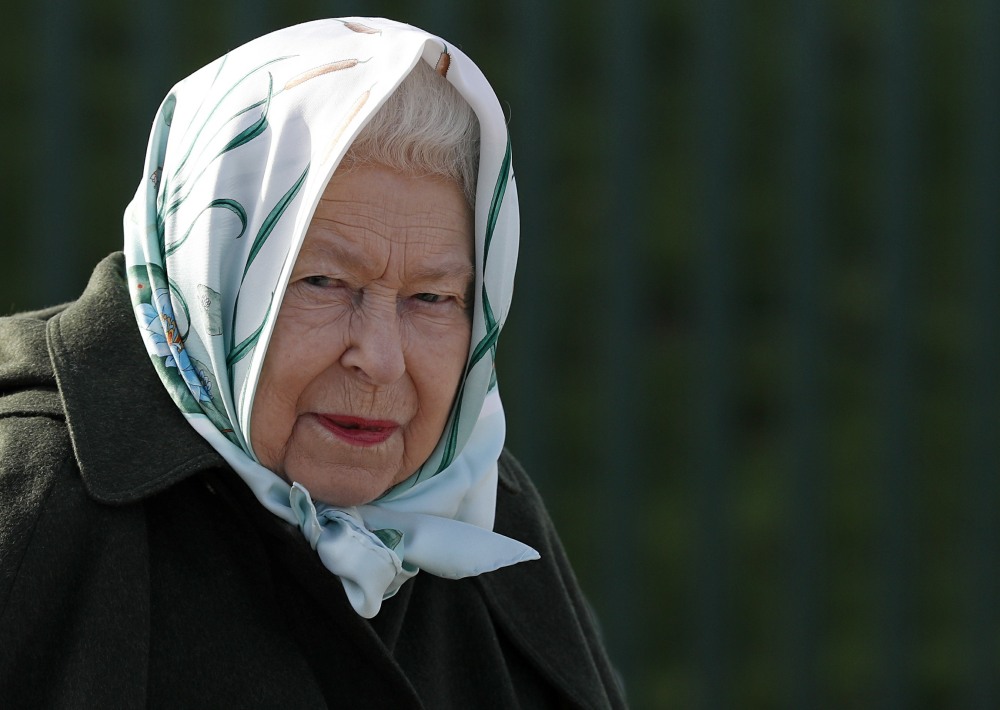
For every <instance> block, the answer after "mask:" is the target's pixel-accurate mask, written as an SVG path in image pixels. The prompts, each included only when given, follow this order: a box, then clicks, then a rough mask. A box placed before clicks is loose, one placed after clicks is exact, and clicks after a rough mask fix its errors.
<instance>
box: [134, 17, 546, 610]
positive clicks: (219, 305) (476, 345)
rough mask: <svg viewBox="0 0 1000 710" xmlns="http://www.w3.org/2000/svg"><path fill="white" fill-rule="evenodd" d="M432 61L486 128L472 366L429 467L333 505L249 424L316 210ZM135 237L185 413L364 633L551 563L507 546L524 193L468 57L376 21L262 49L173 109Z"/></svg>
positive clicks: (206, 77) (154, 322)
mask: <svg viewBox="0 0 1000 710" xmlns="http://www.w3.org/2000/svg"><path fill="white" fill-rule="evenodd" d="M417 62H428V63H429V64H430V65H431V66H432V67H435V68H436V69H437V70H438V73H439V74H443V75H444V76H445V77H446V78H447V80H448V81H449V82H450V83H451V84H452V85H453V86H454V87H455V88H456V89H458V91H459V93H460V94H461V95H462V96H463V97H464V99H465V100H466V101H467V102H468V103H469V105H470V106H471V107H472V109H473V110H474V111H475V113H476V115H477V117H478V119H479V124H480V132H481V147H480V150H481V154H480V158H479V177H478V183H477V186H476V198H477V199H476V209H475V248H476V265H475V266H476V298H475V308H474V314H473V322H472V338H471V343H470V348H469V357H468V360H467V365H466V369H465V372H464V376H463V379H462V382H461V384H460V386H459V391H458V395H457V396H456V399H455V403H454V405H453V407H452V412H451V415H450V417H449V420H448V423H447V424H446V426H445V430H444V433H443V435H442V436H441V439H440V441H439V442H438V444H437V446H436V448H435V449H434V451H433V453H432V454H431V456H430V458H429V459H428V460H427V461H426V462H425V463H424V464H423V465H422V466H421V468H420V469H419V470H418V471H417V472H416V473H414V474H413V475H412V476H410V477H409V478H408V479H406V480H404V481H403V482H401V483H399V484H398V485H396V486H395V487H394V488H392V489H391V490H389V491H388V492H387V493H385V494H384V495H383V496H381V497H380V498H378V499H376V500H375V501H372V502H371V503H368V504H365V505H360V506H354V507H335V506H330V505H326V504H324V503H322V502H320V501H316V500H313V499H312V497H311V496H310V495H309V492H308V491H307V490H306V489H305V488H304V487H303V486H302V485H301V484H299V483H295V482H292V483H291V485H290V484H289V483H287V482H286V481H284V480H283V479H282V478H280V477H279V476H278V475H276V474H275V473H273V472H272V471H270V470H268V469H267V468H265V467H264V466H262V465H261V464H260V463H259V462H258V461H257V458H256V457H255V455H254V452H253V449H252V447H251V443H250V436H249V432H250V414H251V410H252V406H253V400H254V393H255V388H256V386H257V381H258V377H259V375H260V371H261V366H262V364H263V361H264V355H265V352H266V350H267V344H268V341H269V339H270V337H271V333H272V331H273V329H274V324H275V320H276V318H277V314H278V310H279V306H280V303H281V299H282V297H283V295H284V291H285V287H286V285H287V282H288V279H289V274H290V272H291V269H292V266H293V264H294V263H295V259H296V257H297V255H298V251H299V248H300V246H301V245H302V241H303V239H304V237H305V233H306V229H307V227H308V225H309V223H310V221H311V219H312V215H313V212H314V210H315V208H316V205H317V203H318V202H319V199H320V197H321V195H322V193H323V191H324V189H325V187H326V184H327V182H328V181H329V180H330V177H331V176H332V175H333V172H334V170H335V169H336V168H337V165H338V163H339V162H340V160H341V158H342V157H343V155H344V153H345V152H346V151H347V149H348V147H349V146H350V144H351V142H352V141H353V140H354V137H355V136H356V135H357V134H358V132H359V130H360V129H361V128H362V127H363V125H364V124H365V123H366V121H367V120H368V119H369V118H370V117H371V116H372V115H373V114H374V113H375V112H376V111H377V109H378V108H379V106H381V105H382V103H383V102H384V101H385V100H386V98H387V97H388V96H389V95H390V94H391V93H392V92H393V91H394V90H395V88H396V87H397V86H398V85H399V84H400V83H401V82H402V80H403V79H404V78H405V77H406V76H407V75H408V74H409V72H410V70H411V69H412V68H413V67H414V66H416V64H417ZM124 223H125V258H126V266H127V274H128V283H129V288H130V292H131V295H132V302H133V305H134V309H135V315H136V320H137V322H138V326H139V330H140V332H141V334H142V337H143V340H144V342H145V344H146V349H147V351H148V352H149V354H150V356H151V359H152V362H153V365H154V367H155V368H156V371H157V373H158V374H159V376H160V379H161V380H162V382H163V384H164V386H165V387H166V388H167V390H168V391H169V393H170V395H171V397H172V399H173V401H174V402H175V403H176V405H177V406H178V408H179V409H180V410H181V412H183V414H184V416H185V417H186V419H187V421H188V422H189V423H190V424H191V426H193V427H194V428H195V429H196V430H197V431H198V432H199V433H200V434H201V435H202V436H203V437H204V438H205V439H206V440H207V441H208V442H209V443H210V444H211V445H212V447H214V448H215V449H216V450H217V451H218V452H219V453H220V454H221V455H222V456H223V457H224V458H225V460H226V461H227V462H228V463H229V464H230V465H231V466H232V468H233V469H234V470H235V471H236V473H237V474H239V476H240V477H241V478H242V479H243V480H244V481H245V482H246V483H247V485H248V486H249V487H250V489H251V490H252V491H253V493H254V495H255V496H256V497H257V499H258V500H259V501H260V502H261V503H262V504H263V505H264V506H265V507H266V508H267V509H268V510H270V511H271V512H273V513H274V514H275V515H277V516H278V517H280V518H282V519H283V520H285V521H287V522H289V523H291V524H293V525H296V526H298V527H299V528H300V529H301V531H302V534H303V535H304V536H305V538H306V539H307V540H308V542H309V544H311V545H312V547H313V548H314V549H315V550H316V552H317V553H318V554H319V557H320V559H321V560H322V562H323V564H324V565H325V566H326V567H327V568H328V569H329V570H330V571H331V572H333V573H334V574H336V575H338V576H339V578H340V579H341V580H342V582H343V584H344V589H345V591H346V592H347V597H348V599H349V600H350V603H351V604H352V606H353V607H354V609H355V610H356V611H357V612H358V613H359V614H360V615H362V616H364V617H369V618H370V617H372V616H374V615H375V614H376V613H378V610H379V608H380V606H381V603H382V600H383V599H386V598H388V597H390V596H391V595H392V594H394V593H395V592H396V591H397V590H398V589H399V587H400V585H402V584H403V583H404V582H405V581H406V580H407V579H409V578H410V577H412V576H413V575H414V574H416V573H417V571H418V570H420V569H423V570H426V571H427V572H429V573H431V574H434V575H438V576H441V577H446V578H461V577H467V576H471V575H478V574H481V573H483V572H488V571H491V570H494V569H497V568H500V567H504V566H507V565H512V564H516V563H518V562H522V561H525V560H529V559H537V558H538V553H537V552H536V551H535V550H533V549H531V548H530V547H528V546H526V545H524V544H522V543H520V542H517V541H515V540H512V539H510V538H508V537H504V536H502V535H499V534H496V533H494V532H492V529H493V519H494V513H495V507H496V490H497V461H498V458H499V456H500V452H501V449H502V447H503V441H504V433H505V423H504V413H503V407H502V405H501V402H500V394H499V390H498V388H497V385H496V379H495V376H494V365H493V363H494V356H495V352H496V343H497V336H498V335H499V333H500V328H501V326H502V324H503V322H504V319H505V318H506V315H507V311H508V307H509V305H510V298H511V289H512V286H513V279H514V266H515V261H516V258H517V245H518V212H517V193H516V190H515V187H514V178H513V172H512V168H511V157H510V143H509V139H508V135H507V129H506V123H505V120H504V115H503V111H502V110H501V108H500V105H499V102H498V101H497V98H496V96H495V95H494V93H493V90H492V89H491V87H490V85H489V83H488V82H487V80H486V78H485V77H484V76H483V74H482V72H480V70H479V68H478V67H476V65H475V64H474V63H473V62H472V61H471V60H470V59H469V58H468V57H467V56H465V54H463V53H462V52H461V51H459V50H458V49H456V48H455V47H452V46H449V45H448V44H446V43H445V42H444V40H442V39H440V38H438V37H435V36H433V35H431V34H428V33H426V32H424V31H422V30H419V29H417V28H414V27H411V26H408V25H404V24H400V23H397V22H393V21H389V20H384V19H377V18H343V19H329V20H317V21H314V22H308V23H305V24H301V25H297V26H294V27H290V28H287V29H283V30H279V31H277V32H274V33H271V34H268V35H265V36H263V37H260V38H258V39H255V40H253V41H251V42H249V43H248V44H245V45H243V46H242V47H239V48H237V49H235V50H233V51H231V52H229V53H228V54H227V55H225V56H224V57H221V58H220V59H218V60H216V61H214V62H212V63H211V64H209V65H208V66H206V67H203V68H202V69H200V70H198V71H196V72H195V73H194V74H192V75H191V76H190V77H188V78H186V79H184V80H183V81H181V82H180V83H178V84H177V85H176V86H175V87H174V88H173V89H172V90H171V91H170V93H169V94H168V95H167V97H166V99H165V100H164V101H163V103H162V104H161V106H160V109H159V111H158V112H157V114H156V118H155V119H154V123H153V128H152V132H151V135H150V139H149V146H148V149H147V153H146V163H145V172H144V175H143V179H142V181H141V182H140V184H139V188H138V190H137V191H136V194H135V197H134V199H133V200H132V202H131V203H130V204H129V205H128V207H127V209H126V211H125V218H124Z"/></svg>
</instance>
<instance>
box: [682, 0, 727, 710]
mask: <svg viewBox="0 0 1000 710" xmlns="http://www.w3.org/2000/svg"><path fill="white" fill-rule="evenodd" d="M735 5H736V3H733V2H731V1H730V0H705V1H704V2H702V3H701V4H700V10H701V12H700V15H699V17H698V23H699V25H700V32H699V35H700V42H701V45H702V46H701V55H702V56H701V59H700V65H699V72H698V75H697V78H696V82H697V85H698V86H699V89H700V95H699V96H698V103H697V107H696V115H695V120H696V121H697V122H698V126H697V143H698V155H699V156H701V173H702V174H701V176H700V177H701V179H700V182H699V184H698V191H699V194H698V210H699V213H698V227H699V228H698V229H697V231H696V234H698V235H699V236H698V238H699V239H700V240H701V245H700V247H701V249H700V255H699V259H700V264H699V266H700V269H699V278H698V290H697V295H696V297H697V307H698V310H699V314H698V315H699V321H700V328H701V337H700V341H699V343H700V348H699V358H700V362H699V363H698V376H697V378H696V381H697V391H696V393H695V395H696V397H697V400H698V406H699V413H698V416H697V417H696V422H695V425H696V427H697V437H696V440H697V451H698V456H697V459H696V465H695V467H694V470H693V471H692V476H693V477H694V481H693V488H692V491H693V498H694V505H695V511H696V514H697V519H696V523H695V525H696V528H695V541H696V548H695V555H696V567H695V579H696V590H695V591H696V594H697V598H696V600H695V605H694V609H695V610H696V618H695V623H696V624H697V628H696V629H695V633H696V636H697V638H696V651H695V653H696V662H697V664H698V673H699V681H700V683H699V686H700V687H699V688H698V690H699V693H700V700H701V702H700V703H699V705H700V706H701V707H704V708H726V707H731V706H732V700H733V699H732V698H731V696H730V689H729V688H728V684H729V683H730V682H731V679H732V675H731V672H730V668H729V666H730V662H729V655H730V648H729V639H728V638H727V629H728V628H729V622H730V619H728V618H727V617H728V614H727V608H728V606H729V595H728V591H727V589H728V586H729V582H730V581H731V580H730V572H729V569H728V556H729V549H728V548H729V545H728V535H727V527H728V524H729V508H730V500H729V494H730V484H731V480H730V479H731V469H732V463H733V456H732V445H733V438H732V432H731V426H730V417H731V416H732V390H733V372H732V345H733V339H734V334H733V317H732V307H731V297H730V296H731V286H732V280H733V268H732V251H733V248H734V244H733V239H732V233H733V224H732V207H731V204H732V201H733V197H734V193H735V190H734V182H735V181H734V175H733V173H734V170H733V165H732V161H733V121H734V119H733V111H734V105H733V104H734V100H733V99H734V97H733V93H734V91H733V87H734V77H733V67H734V50H735V28H736V27H737V26H739V22H738V20H737V17H736V14H737V13H736V8H735Z"/></svg>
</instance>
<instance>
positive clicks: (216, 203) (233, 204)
mask: <svg viewBox="0 0 1000 710" xmlns="http://www.w3.org/2000/svg"><path fill="white" fill-rule="evenodd" d="M219 207H221V208H223V209H227V210H229V211H230V212H232V213H233V214H235V215H236V216H237V218H239V220H240V225H241V227H240V233H239V234H237V235H236V239H239V238H240V237H242V236H243V235H244V234H245V233H246V231H247V211H246V210H245V209H244V208H243V205H241V204H240V203H239V202H237V201H236V200H231V199H229V198H226V197H223V198H220V199H218V200H212V201H211V202H210V203H209V204H208V206H207V207H205V208H204V209H202V211H201V212H199V213H198V215H197V216H196V217H195V218H194V220H192V222H191V226H189V227H188V229H187V231H186V232H185V233H184V236H183V237H181V238H180V239H178V240H177V241H176V242H171V243H170V244H169V245H167V247H166V249H165V250H164V252H163V255H164V256H170V255H171V254H173V253H174V252H175V251H177V250H178V249H180V247H181V245H182V244H184V242H186V241H187V238H188V237H190V236H191V232H192V231H193V230H194V225H195V224H196V223H197V222H198V219H199V218H200V217H201V216H202V215H203V214H205V213H206V212H208V210H211V209H215V208H219ZM157 226H158V227H159V225H157Z"/></svg>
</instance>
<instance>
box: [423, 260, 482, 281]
mask: <svg viewBox="0 0 1000 710" xmlns="http://www.w3.org/2000/svg"><path fill="white" fill-rule="evenodd" d="M409 276H410V278H411V279H412V280H414V281H460V282H462V283H463V284H465V283H472V281H473V280H474V279H475V277H476V273H475V270H474V269H473V268H472V264H470V263H469V262H466V261H449V262H445V263H443V264H426V265H424V266H420V267H417V268H415V269H414V270H413V271H412V272H411V273H410V274H409Z"/></svg>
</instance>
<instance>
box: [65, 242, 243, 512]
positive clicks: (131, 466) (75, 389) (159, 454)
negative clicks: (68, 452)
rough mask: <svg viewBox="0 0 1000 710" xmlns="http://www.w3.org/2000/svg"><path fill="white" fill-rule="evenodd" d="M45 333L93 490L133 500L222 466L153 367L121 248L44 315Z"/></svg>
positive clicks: (114, 499)
mask: <svg viewBox="0 0 1000 710" xmlns="http://www.w3.org/2000/svg"><path fill="white" fill-rule="evenodd" d="M46 337H47V340H48V348H49V356H50V358H51V360H52V367H53V370H54V371H55V377H56V381H57V382H58V385H59V390H60V392H61V394H62V398H63V403H64V408H65V411H66V421H67V424H68V426H69V433H70V437H71V439H72V442H73V450H74V452H75V453H76V458H77V461H78V463H79V467H80V473H81V476H82V478H83V482H84V485H85V486H86V488H87V491H88V493H90V495H91V497H93V498H94V499H96V500H98V501H100V502H103V503H112V504H122V503H130V502H134V501H137V500H141V499H143V498H146V497H148V496H151V495H153V494H155V493H157V492H159V491H162V490H164V489H165V488H168V487H169V486H171V485H173V484H175V483H177V482H178V481H180V480H182V479H184V478H186V477H188V476H190V475H191V474H193V473H195V472H197V471H200V470H204V469H207V468H214V467H217V466H222V465H224V463H223V459H222V457H221V456H220V455H219V454H218V453H216V452H215V450H214V449H213V448H212V447H211V446H210V445H209V444H208V442H206V441H205V440H204V439H203V438H202V437H201V436H200V435H199V434H198V433H197V432H196V431H195V430H194V429H193V428H191V426H190V425H189V424H188V423H187V422H186V421H185V419H184V417H183V415H182V414H181V413H180V411H179V410H178V409H177V406H176V405H175V404H174V403H173V400H171V399H170V395H169V394H168V393H167V391H166V389H165V388H164V387H163V385H162V384H161V383H160V380H159V378H158V377H157V375H156V371H155V370H154V369H153V365H152V363H151V362H150V358H149V355H148V354H147V353H146V349H145V347H144V346H143V343H142V337H141V336H140V334H139V329H138V326H137V324H136V320H135V315H134V314H133V312H132V305H131V302H130V300H129V295H128V286H127V283H126V280H125V260H124V256H123V255H122V254H121V253H116V254H112V255H111V256H109V257H107V258H106V259H104V260H103V261H102V262H101V263H100V264H98V266H97V268H96V269H95V270H94V273H93V275H92V276H91V279H90V283H89V284H88V285H87V289H86V290H85V291H84V293H83V295H82V296H81V297H80V299H79V300H77V301H75V302H74V303H72V304H70V305H69V307H67V308H66V310H64V311H62V312H61V313H59V314H58V315H56V316H54V317H53V318H52V319H50V320H49V322H48V327H47V330H46Z"/></svg>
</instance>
